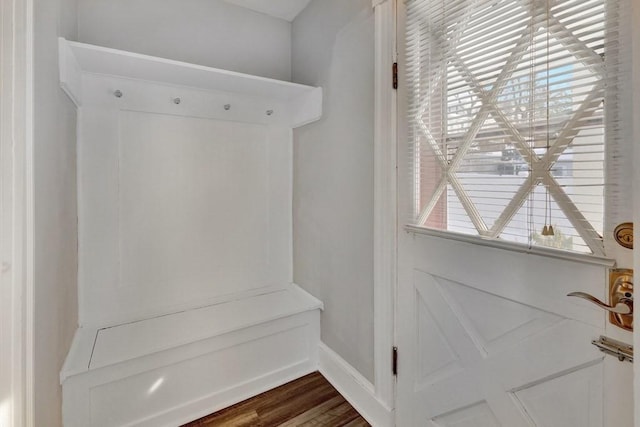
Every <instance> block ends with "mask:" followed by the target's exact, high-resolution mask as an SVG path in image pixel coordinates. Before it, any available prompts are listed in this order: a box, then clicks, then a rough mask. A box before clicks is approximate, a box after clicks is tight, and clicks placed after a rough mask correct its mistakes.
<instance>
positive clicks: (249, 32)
mask: <svg viewBox="0 0 640 427" xmlns="http://www.w3.org/2000/svg"><path fill="white" fill-rule="evenodd" d="M78 22H79V28H78V41H81V42H84V43H90V44H94V45H98V46H106V47H111V48H114V49H121V50H125V51H130V52H138V53H143V54H147V55H152V56H158V57H161V58H167V59H175V60H178V61H184V62H189V63H192V64H200V65H205V66H209V67H215V68H222V69H226V70H232V71H238V72H241V73H247V74H253V75H257V76H263V77H270V78H275V79H280V80H290V78H291V23H290V22H287V21H285V20H284V19H279V18H274V17H272V16H268V15H265V14H263V13H259V12H256V11H253V10H249V9H246V8H244V7H240V6H237V5H234V4H230V3H227V2H225V1H223V0H206V1H202V0H162V1H161V2H158V1H157V0H79V11H78Z"/></svg>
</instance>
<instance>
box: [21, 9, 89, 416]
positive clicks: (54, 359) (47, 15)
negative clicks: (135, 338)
mask: <svg viewBox="0 0 640 427" xmlns="http://www.w3.org/2000/svg"><path fill="white" fill-rule="evenodd" d="M27 4H31V5H32V7H31V8H29V9H28V13H29V14H31V18H28V19H33V21H32V25H33V26H32V27H30V26H29V25H27V31H31V30H32V31H33V33H32V34H33V45H32V46H31V47H29V49H32V50H30V51H29V52H28V55H29V56H31V55H33V56H32V60H33V70H32V71H33V74H32V75H30V77H31V76H32V77H33V93H31V94H30V96H32V97H33V98H32V99H33V111H32V113H33V116H32V117H30V120H32V122H31V123H30V124H31V125H32V131H33V146H32V148H33V151H32V152H28V153H27V155H28V158H27V160H28V161H31V160H32V161H33V169H32V171H28V172H27V173H28V174H29V175H28V176H27V182H28V183H29V180H30V179H31V178H32V179H33V182H31V183H30V184H32V185H33V253H32V255H33V265H31V266H29V265H27V268H29V269H30V270H29V271H28V272H27V275H28V276H29V275H31V274H33V276H32V280H33V287H32V290H33V294H32V295H30V294H29V288H27V298H33V313H27V315H28V316H31V315H32V318H31V319H28V320H27V322H29V321H30V320H32V321H33V324H32V325H29V324H28V323H27V327H31V328H32V332H33V348H31V349H29V347H27V351H31V352H32V356H33V378H31V379H28V381H29V380H30V381H32V385H33V391H34V395H33V420H32V425H33V426H34V427H39V426H51V427H58V426H60V425H61V424H62V414H61V412H62V404H61V401H62V391H61V388H60V383H59V380H58V373H59V372H60V369H61V368H62V364H63V362H64V358H65V355H66V353H67V350H68V349H69V346H70V344H71V341H72V339H73V334H74V331H75V329H76V327H77V324H78V316H77V314H78V310H77V264H78V258H77V246H78V240H77V209H76V206H77V191H76V188H77V186H76V111H75V106H74V105H73V103H72V102H71V101H70V100H69V99H68V98H67V96H66V95H65V94H64V92H63V91H62V90H61V88H60V82H59V78H58V48H57V46H58V37H60V36H63V37H69V38H75V37H76V36H77V1H76V0H33V1H32V2H27ZM27 218H29V217H27ZM28 220H30V219H28ZM29 255H31V254H29ZM31 269H32V270H31ZM28 421H30V420H28Z"/></svg>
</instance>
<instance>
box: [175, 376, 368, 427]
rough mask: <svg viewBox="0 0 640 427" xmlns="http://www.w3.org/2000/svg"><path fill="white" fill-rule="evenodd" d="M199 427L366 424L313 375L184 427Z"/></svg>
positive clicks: (353, 426) (355, 426) (350, 426)
mask: <svg viewBox="0 0 640 427" xmlns="http://www.w3.org/2000/svg"><path fill="white" fill-rule="evenodd" d="M201 426H234V427H235V426H238V427H239V426H242V427H244V426H246V427H249V426H252V427H253V426H260V427H276V426H280V427H285V426H286V427H293V426H305V427H311V426H327V427H361V426H362V427H364V426H369V424H368V423H367V422H366V421H365V420H364V418H362V417H361V416H360V414H358V412H356V410H355V409H353V407H352V406H351V405H350V404H349V403H348V402H347V401H346V400H344V397H342V396H341V395H340V393H338V391H337V390H336V389H335V388H333V387H332V386H331V384H329V382H328V381H327V380H326V379H325V378H324V377H323V376H322V375H320V374H319V373H317V372H316V373H313V374H309V375H307V376H305V377H302V378H300V379H298V380H295V381H292V382H290V383H288V384H285V385H283V386H281V387H278V388H275V389H273V390H270V391H267V392H266V393H262V394H261V395H259V396H256V397H254V398H252V399H249V400H245V401H244V402H240V403H238V404H237V405H234V406H231V407H229V408H226V409H223V410H222V411H219V412H216V413H214V414H211V415H209V416H206V417H204V418H201V419H199V420H197V421H194V422H192V423H189V424H186V425H185V426H183V427H201Z"/></svg>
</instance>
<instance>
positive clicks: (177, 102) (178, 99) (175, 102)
mask: <svg viewBox="0 0 640 427" xmlns="http://www.w3.org/2000/svg"><path fill="white" fill-rule="evenodd" d="M180 102H181V100H180V98H173V103H174V104H176V105H178V104H180Z"/></svg>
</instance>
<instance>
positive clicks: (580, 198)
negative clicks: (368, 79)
mask: <svg viewBox="0 0 640 427" xmlns="http://www.w3.org/2000/svg"><path fill="white" fill-rule="evenodd" d="M611 3H614V2H611ZM616 11H617V9H616V8H615V7H612V6H611V5H610V4H609V2H608V1H605V0H555V1H552V0H542V1H539V0H493V1H487V0H484V1H483V0H476V1H473V0H447V1H442V0H438V1H433V0H408V1H407V82H408V85H409V88H408V89H409V134H410V147H411V149H410V161H411V166H412V169H413V176H414V180H413V185H414V188H413V195H414V197H413V202H414V203H413V212H412V214H413V215H412V218H411V223H412V224H413V225H418V226H422V227H427V228H435V229H441V230H448V231H452V232H459V233H466V234H474V235H479V236H482V237H484V238H491V239H503V240H508V241H513V242H519V243H524V244H528V245H541V246H547V247H553V248H557V249H564V250H570V251H577V252H585V253H593V254H597V255H602V254H603V242H602V235H603V218H604V192H605V188H606V186H605V145H606V144H605V140H608V132H609V129H608V124H609V123H614V122H616V114H617V110H616V109H615V108H609V107H610V106H609V105H607V106H606V107H605V98H606V99H607V100H609V95H610V94H609V93H606V91H609V90H610V89H608V88H610V87H616V85H615V84H611V83H615V78H616V76H617V74H616V69H615V68H616V64H617V62H616V56H617V53H618V44H617V38H616V37H617V31H616V28H615V25H612V24H611V23H612V22H615V19H616V16H615V13H616Z"/></svg>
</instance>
